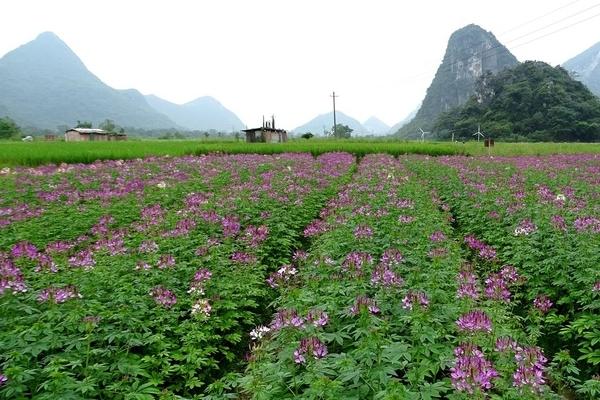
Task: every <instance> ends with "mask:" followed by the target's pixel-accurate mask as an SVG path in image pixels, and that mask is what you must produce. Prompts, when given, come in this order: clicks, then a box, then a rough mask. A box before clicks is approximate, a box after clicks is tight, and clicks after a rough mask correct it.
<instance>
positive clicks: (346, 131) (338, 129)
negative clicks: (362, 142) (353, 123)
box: [333, 124, 354, 139]
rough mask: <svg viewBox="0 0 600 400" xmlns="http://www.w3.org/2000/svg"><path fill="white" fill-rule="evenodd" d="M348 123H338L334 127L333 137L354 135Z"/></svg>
mask: <svg viewBox="0 0 600 400" xmlns="http://www.w3.org/2000/svg"><path fill="white" fill-rule="evenodd" d="M353 130H354V129H352V128H350V127H349V126H348V125H342V124H337V125H336V126H335V127H334V129H333V137H335V138H338V139H348V138H350V137H351V136H352V131H353Z"/></svg>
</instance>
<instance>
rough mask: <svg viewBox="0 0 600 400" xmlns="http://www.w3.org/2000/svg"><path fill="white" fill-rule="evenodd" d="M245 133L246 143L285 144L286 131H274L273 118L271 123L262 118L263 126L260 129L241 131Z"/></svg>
mask: <svg viewBox="0 0 600 400" xmlns="http://www.w3.org/2000/svg"><path fill="white" fill-rule="evenodd" d="M242 131H243V132H245V133H246V142H248V143H255V142H263V143H283V142H287V131H286V130H285V129H275V117H274V116H273V117H271V121H266V122H265V120H264V118H263V124H262V126H261V127H260V128H252V129H243V130H242Z"/></svg>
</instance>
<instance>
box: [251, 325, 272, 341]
mask: <svg viewBox="0 0 600 400" xmlns="http://www.w3.org/2000/svg"><path fill="white" fill-rule="evenodd" d="M269 332H271V329H270V328H268V327H266V326H262V325H260V326H257V327H256V328H254V329H252V331H251V332H250V338H252V340H260V339H262V338H263V337H264V336H265V335H266V334H267V333H269Z"/></svg>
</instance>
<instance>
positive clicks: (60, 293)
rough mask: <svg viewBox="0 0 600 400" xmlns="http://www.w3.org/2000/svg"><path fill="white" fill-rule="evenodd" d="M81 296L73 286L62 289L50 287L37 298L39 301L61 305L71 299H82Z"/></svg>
mask: <svg viewBox="0 0 600 400" xmlns="http://www.w3.org/2000/svg"><path fill="white" fill-rule="evenodd" d="M81 297H83V296H81V294H80V293H79V291H78V290H77V288H76V287H75V286H73V285H69V286H65V287H62V288H57V287H49V288H46V289H43V290H42V291H41V292H40V293H39V294H38V296H37V301H39V302H40V303H45V302H47V301H49V302H52V303H54V304H61V303H64V302H66V301H68V300H71V299H77V298H81Z"/></svg>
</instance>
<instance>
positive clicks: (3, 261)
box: [0, 253, 27, 295]
mask: <svg viewBox="0 0 600 400" xmlns="http://www.w3.org/2000/svg"><path fill="white" fill-rule="evenodd" d="M8 290H10V291H11V292H12V293H13V294H17V293H24V292H26V291H27V285H26V284H25V278H24V276H23V273H22V272H21V270H20V269H19V268H18V267H16V266H15V265H14V263H13V262H12V260H10V259H9V258H7V257H6V256H4V255H3V254H2V253H0V295H2V294H4V292H5V291H8Z"/></svg>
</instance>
